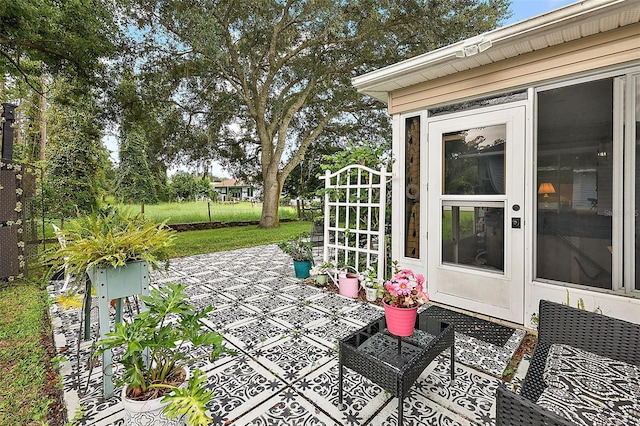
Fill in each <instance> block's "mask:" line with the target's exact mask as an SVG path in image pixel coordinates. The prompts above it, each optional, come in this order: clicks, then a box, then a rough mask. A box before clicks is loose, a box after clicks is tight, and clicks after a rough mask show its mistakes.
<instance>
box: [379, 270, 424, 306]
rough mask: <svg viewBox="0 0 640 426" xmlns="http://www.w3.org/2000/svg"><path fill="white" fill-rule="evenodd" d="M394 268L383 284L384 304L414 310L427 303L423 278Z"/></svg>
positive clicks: (409, 271)
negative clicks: (393, 271) (391, 274)
mask: <svg viewBox="0 0 640 426" xmlns="http://www.w3.org/2000/svg"><path fill="white" fill-rule="evenodd" d="M394 263H395V262H394ZM395 266H396V269H395V273H394V274H393V276H392V277H391V279H390V280H388V281H387V282H385V283H384V299H383V300H384V301H385V303H386V304H388V305H391V306H395V307H397V308H415V307H417V306H420V305H423V304H424V303H427V302H428V301H429V295H428V294H427V293H425V292H424V276H423V275H422V274H416V273H414V272H413V271H412V270H411V269H399V268H397V265H395Z"/></svg>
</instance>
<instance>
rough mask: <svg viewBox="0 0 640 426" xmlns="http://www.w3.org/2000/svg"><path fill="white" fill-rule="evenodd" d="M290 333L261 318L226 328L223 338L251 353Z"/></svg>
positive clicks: (286, 329) (267, 318) (285, 328)
mask: <svg viewBox="0 0 640 426" xmlns="http://www.w3.org/2000/svg"><path fill="white" fill-rule="evenodd" d="M290 331H291V330H290V329H289V328H287V327H285V326H283V325H282V324H280V323H278V322H276V321H273V320H271V319H270V318H269V317H267V316H262V317H258V318H255V319H252V320H250V321H247V322H244V323H241V324H239V325H236V326H234V327H230V328H228V329H227V330H226V331H225V332H224V337H225V339H227V340H228V341H229V342H231V343H232V344H233V345H234V346H236V347H238V348H240V349H242V350H243V351H246V352H251V351H253V350H255V349H257V348H262V347H264V346H266V345H268V344H270V343H273V342H275V341H277V340H280V339H283V338H285V337H286V336H287V334H288V333H289V332H290Z"/></svg>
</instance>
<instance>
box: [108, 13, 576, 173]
mask: <svg viewBox="0 0 640 426" xmlns="http://www.w3.org/2000/svg"><path fill="white" fill-rule="evenodd" d="M576 1H577V0H512V1H511V8H510V9H511V11H512V12H513V16H512V17H511V18H509V19H508V20H506V21H505V25H509V24H513V23H515V22H518V21H522V20H524V19H528V18H532V17H534V16H537V15H541V14H543V13H546V12H550V11H552V10H554V9H557V8H559V7H562V6H566V5H568V4H571V3H576ZM103 142H104V144H105V145H106V147H107V149H108V150H109V151H111V158H112V159H113V160H114V161H115V162H117V161H118V152H117V151H118V141H117V139H116V137H115V136H114V135H113V134H111V135H107V136H105V137H104V138H103ZM212 172H213V175H215V176H220V177H223V176H226V177H228V176H229V173H227V172H226V171H225V170H223V169H222V168H220V167H219V166H218V165H215V166H214V169H213V171H212Z"/></svg>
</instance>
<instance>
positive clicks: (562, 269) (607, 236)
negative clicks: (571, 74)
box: [535, 75, 640, 294]
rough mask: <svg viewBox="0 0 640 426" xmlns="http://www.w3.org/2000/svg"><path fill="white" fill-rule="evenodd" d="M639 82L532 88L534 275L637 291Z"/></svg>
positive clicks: (639, 249)
mask: <svg viewBox="0 0 640 426" xmlns="http://www.w3.org/2000/svg"><path fill="white" fill-rule="evenodd" d="M639 87H640V77H638V76H637V75H626V76H619V77H615V78H605V79H601V80H595V81H588V82H584V83H580V84H575V85H569V86H564V87H557V88H552V89H549V90H540V91H539V92H538V94H537V129H536V130H537V151H536V152H537V154H536V165H537V176H536V178H537V182H536V192H537V202H536V207H537V209H536V212H537V233H536V270H535V272H536V278H537V279H538V280H542V281H550V282H554V281H558V282H564V283H571V284H576V285H583V286H588V287H591V288H601V289H605V290H613V291H616V292H624V293H627V294H631V293H632V292H636V291H637V290H640V284H639V283H640V220H639V217H638V216H639V213H638V212H639V211H640V185H639V184H640V138H639V136H638V133H639V132H638V130H639V128H640V125H639V121H640V120H639V117H640V89H639ZM635 294H638V293H637V292H636V293H635Z"/></svg>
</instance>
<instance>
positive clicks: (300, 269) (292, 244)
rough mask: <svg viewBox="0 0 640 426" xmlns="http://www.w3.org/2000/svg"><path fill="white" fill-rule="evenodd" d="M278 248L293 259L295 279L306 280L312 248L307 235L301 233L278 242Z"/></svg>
mask: <svg viewBox="0 0 640 426" xmlns="http://www.w3.org/2000/svg"><path fill="white" fill-rule="evenodd" d="M278 247H280V249H281V250H282V251H283V252H285V253H286V254H288V255H289V256H291V258H292V259H293V267H294V269H295V272H296V278H307V277H308V276H309V275H310V270H311V263H312V262H313V247H312V245H311V242H310V241H309V234H308V233H306V232H303V233H301V234H299V235H297V236H296V237H294V238H292V239H290V240H287V241H283V242H280V243H278Z"/></svg>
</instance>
